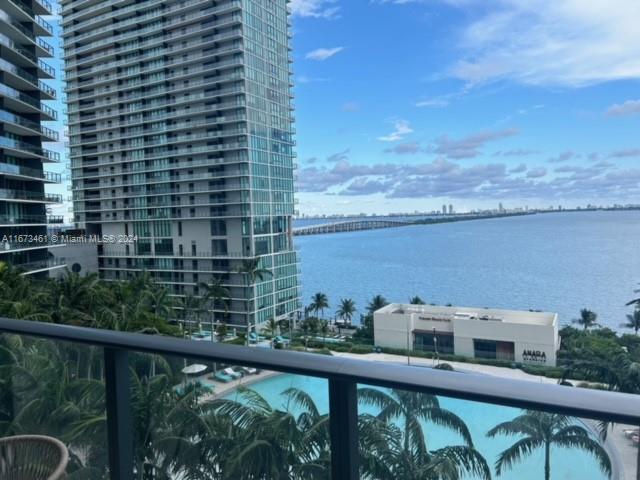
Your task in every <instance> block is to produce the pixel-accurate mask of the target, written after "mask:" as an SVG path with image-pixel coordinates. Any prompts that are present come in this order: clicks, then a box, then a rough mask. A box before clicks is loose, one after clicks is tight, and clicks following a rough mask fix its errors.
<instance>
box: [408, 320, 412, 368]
mask: <svg viewBox="0 0 640 480" xmlns="http://www.w3.org/2000/svg"><path fill="white" fill-rule="evenodd" d="M409 318H411V316H410V315H407V365H411V332H410V330H409Z"/></svg>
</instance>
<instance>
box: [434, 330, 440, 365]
mask: <svg viewBox="0 0 640 480" xmlns="http://www.w3.org/2000/svg"><path fill="white" fill-rule="evenodd" d="M433 349H434V351H435V352H436V354H435V356H434V357H433V362H434V364H436V362H437V361H438V360H439V358H438V337H436V328H435V327H433Z"/></svg>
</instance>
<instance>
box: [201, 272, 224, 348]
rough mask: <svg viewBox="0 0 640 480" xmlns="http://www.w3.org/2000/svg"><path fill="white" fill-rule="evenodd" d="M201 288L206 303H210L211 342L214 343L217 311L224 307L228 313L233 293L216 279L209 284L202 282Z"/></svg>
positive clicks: (219, 279) (220, 280)
mask: <svg viewBox="0 0 640 480" xmlns="http://www.w3.org/2000/svg"><path fill="white" fill-rule="evenodd" d="M199 287H200V290H201V291H202V292H203V295H202V298H203V300H204V301H205V302H210V305H209V309H208V311H209V313H210V320H211V340H212V341H213V332H214V330H215V327H214V324H215V322H216V318H215V317H216V312H215V310H216V308H219V307H221V306H222V308H224V311H225V312H227V310H228V308H229V299H230V298H231V293H230V292H229V289H228V288H227V287H225V286H224V282H223V280H222V279H221V278H214V279H213V281H212V282H211V283H209V284H207V283H204V282H201V283H200V285H199Z"/></svg>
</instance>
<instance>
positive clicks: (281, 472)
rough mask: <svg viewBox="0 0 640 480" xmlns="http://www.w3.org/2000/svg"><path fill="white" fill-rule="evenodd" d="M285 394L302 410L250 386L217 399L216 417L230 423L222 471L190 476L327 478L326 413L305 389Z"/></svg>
mask: <svg viewBox="0 0 640 480" xmlns="http://www.w3.org/2000/svg"><path fill="white" fill-rule="evenodd" d="M284 394H286V395H287V396H288V399H289V401H288V403H289V404H290V405H291V407H294V408H295V411H296V412H300V413H296V414H294V413H293V411H292V410H293V408H292V409H291V410H290V409H289V408H287V409H286V410H285V411H282V410H276V409H274V408H273V407H272V406H271V405H270V404H269V403H268V402H267V401H266V400H265V399H264V398H263V397H262V396H261V395H260V394H258V393H257V392H254V391H252V390H241V391H240V397H241V400H240V401H234V400H215V401H214V402H213V403H212V406H213V412H214V415H215V417H216V418H219V419H227V422H228V425H227V433H226V434H225V435H224V436H223V437H226V439H227V441H226V444H225V445H224V450H226V451H225V453H224V456H223V457H222V458H220V462H219V464H218V465H217V468H219V470H220V471H221V472H222V475H220V476H216V477H206V476H205V477H202V475H201V474H200V475H198V476H194V477H190V478H224V479H228V478H256V479H258V478H269V479H273V480H289V479H302V478H304V479H309V480H320V479H325V478H327V471H328V467H329V462H330V460H329V459H330V448H329V445H330V443H329V421H328V415H326V414H324V415H321V414H320V413H319V411H318V408H317V407H316V405H315V403H314V402H313V400H312V398H311V397H310V396H309V395H308V394H307V393H305V392H302V391H300V390H295V389H290V390H287V391H285V392H284ZM220 431H223V430H220ZM218 435H219V434H218ZM214 438H215V436H214Z"/></svg>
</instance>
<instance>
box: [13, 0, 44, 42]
mask: <svg viewBox="0 0 640 480" xmlns="http://www.w3.org/2000/svg"><path fill="white" fill-rule="evenodd" d="M8 1H9V2H11V3H13V4H14V5H16V6H17V7H18V8H19V9H20V10H22V11H23V12H24V13H26V14H27V15H29V16H30V17H31V18H33V19H34V20H35V22H36V23H37V24H38V25H40V26H41V27H42V28H44V29H45V30H46V31H47V32H48V33H49V34H50V35H53V27H52V26H51V24H50V23H49V22H47V21H45V20H43V19H42V18H40V17H39V16H38V15H36V13H35V12H34V11H33V9H32V8H31V7H30V6H29V5H27V4H26V3H24V2H23V1H22V0H8Z"/></svg>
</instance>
